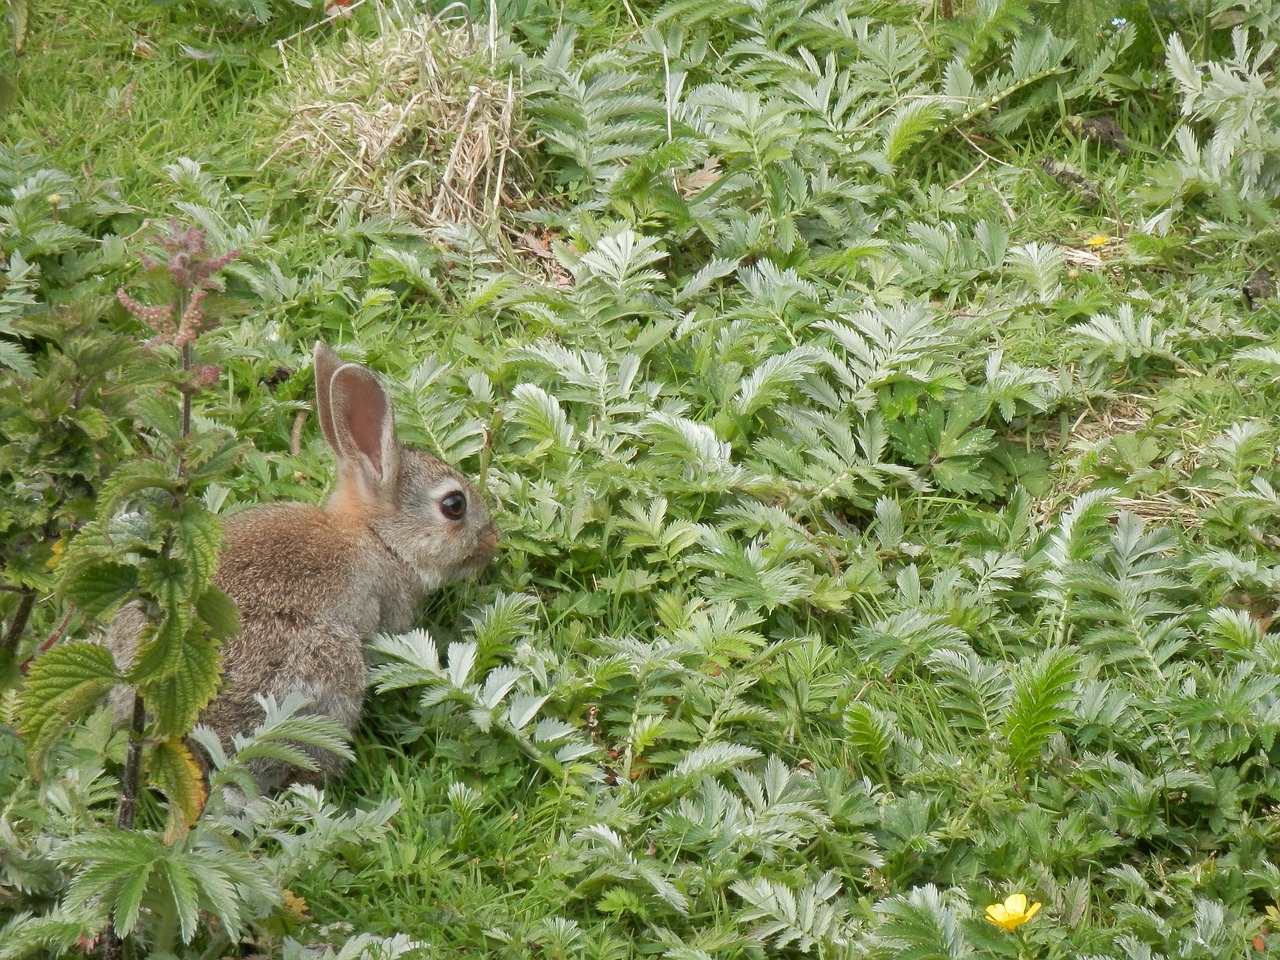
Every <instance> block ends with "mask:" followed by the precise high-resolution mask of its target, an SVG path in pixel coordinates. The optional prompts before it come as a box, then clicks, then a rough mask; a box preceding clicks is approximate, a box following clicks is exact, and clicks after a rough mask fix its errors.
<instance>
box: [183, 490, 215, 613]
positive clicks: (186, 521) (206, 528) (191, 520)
mask: <svg viewBox="0 0 1280 960" xmlns="http://www.w3.org/2000/svg"><path fill="white" fill-rule="evenodd" d="M174 533H175V534H176V535H177V539H178V543H179V544H180V545H181V548H182V550H181V554H180V557H181V560H182V561H183V562H184V564H185V565H186V566H188V568H189V569H190V571H191V585H192V592H193V593H200V592H201V591H202V590H203V589H204V587H205V586H207V585H208V584H209V583H210V582H211V581H212V580H213V574H214V571H215V570H217V568H218V551H219V550H221V549H222V543H223V540H222V521H221V519H220V518H218V517H217V516H215V515H214V514H212V513H210V512H209V511H207V510H204V509H203V508H197V502H196V501H194V500H192V501H190V502H189V503H188V504H187V507H186V509H185V510H184V511H183V513H182V515H181V517H180V518H179V519H178V524H177V527H176V529H175V530H174Z"/></svg>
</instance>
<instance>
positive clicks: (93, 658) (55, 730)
mask: <svg viewBox="0 0 1280 960" xmlns="http://www.w3.org/2000/svg"><path fill="white" fill-rule="evenodd" d="M118 682H119V676H118V675H117V673H116V664H115V660H114V659H112V656H111V651H109V650H108V649H107V648H106V647H102V646H99V645H98V644H95V643H87V642H84V641H77V642H74V643H63V644H60V645H58V646H56V647H53V648H52V649H51V650H49V651H48V652H46V653H44V654H43V655H41V656H40V657H39V658H37V659H36V661H35V662H34V663H33V664H32V665H31V671H30V673H29V674H28V675H27V682H26V685H25V686H24V687H23V690H22V693H21V694H20V695H19V698H18V713H19V717H20V718H21V719H20V721H19V729H20V730H21V731H22V734H23V736H24V737H25V738H26V741H27V756H28V758H29V762H30V764H31V768H32V770H33V771H34V770H36V769H37V768H38V767H39V764H40V761H41V760H42V758H43V755H44V751H45V750H47V749H48V748H49V746H50V745H51V744H52V743H53V742H54V740H55V739H56V738H57V736H58V734H59V733H61V732H62V731H63V730H64V729H65V728H66V727H67V726H68V725H69V724H71V723H74V722H75V721H76V720H77V719H79V718H80V717H81V716H83V715H84V714H86V713H88V712H89V711H90V710H92V709H93V708H94V707H95V706H97V705H98V703H99V702H100V701H101V700H102V698H103V697H104V696H106V694H107V692H108V691H109V690H110V689H111V688H112V687H114V686H115V685H116V684H117V683H118Z"/></svg>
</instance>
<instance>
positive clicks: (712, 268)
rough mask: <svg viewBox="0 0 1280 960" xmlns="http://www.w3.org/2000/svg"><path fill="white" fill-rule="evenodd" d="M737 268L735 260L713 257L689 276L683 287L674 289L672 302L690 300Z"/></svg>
mask: <svg viewBox="0 0 1280 960" xmlns="http://www.w3.org/2000/svg"><path fill="white" fill-rule="evenodd" d="M737 269H738V261H737V260H729V259H725V258H723V257H713V258H712V259H710V260H708V261H707V262H706V263H705V264H703V266H702V268H701V269H700V270H699V271H698V272H697V273H695V274H694V275H693V276H692V277H690V278H689V280H688V281H687V282H686V283H685V285H684V286H683V287H681V288H680V289H679V290H677V291H676V294H675V297H674V302H675V303H676V304H677V305H680V304H683V303H685V301H687V300H692V299H693V298H694V297H696V296H698V294H700V293H702V292H703V291H704V290H707V289H709V288H710V286H711V285H712V284H713V283H715V282H716V281H717V280H719V279H721V278H723V277H727V276H729V275H730V274H731V273H733V272H734V271H735V270H737Z"/></svg>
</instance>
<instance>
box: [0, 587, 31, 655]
mask: <svg viewBox="0 0 1280 960" xmlns="http://www.w3.org/2000/svg"><path fill="white" fill-rule="evenodd" d="M21 593H22V599H20V600H19V601H18V608H17V609H16V610H14V611H13V619H11V620H10V621H9V627H8V629H6V630H5V632H4V639H3V640H0V650H17V648H18V640H19V639H20V638H21V637H22V631H23V630H25V629H26V628H27V620H29V619H30V618H31V608H32V607H34V606H35V603H36V592H35V591H34V590H32V589H31V588H30V587H23V588H22V590H21Z"/></svg>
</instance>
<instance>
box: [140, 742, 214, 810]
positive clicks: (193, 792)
mask: <svg viewBox="0 0 1280 960" xmlns="http://www.w3.org/2000/svg"><path fill="white" fill-rule="evenodd" d="M147 777H148V779H149V780H150V782H151V783H153V784H154V785H155V786H157V787H159V788H160V789H161V790H163V791H164V794H165V796H167V797H168V798H169V800H170V801H171V802H172V803H173V805H174V806H175V808H176V809H177V810H178V811H179V812H180V813H181V815H182V819H183V822H184V823H185V824H186V825H187V826H188V827H193V826H195V823H196V821H197V820H198V819H199V818H200V813H201V811H202V810H204V804H205V800H206V799H207V795H206V793H205V787H204V774H203V772H202V771H201V770H200V765H199V764H198V763H196V759H195V757H194V756H192V754H191V748H190V747H188V746H187V743H186V741H185V740H184V739H183V738H182V737H176V736H174V737H167V738H165V739H164V740H161V741H160V742H159V743H157V744H155V746H154V747H153V748H152V751H151V756H150V763H149V764H148V768H147Z"/></svg>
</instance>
